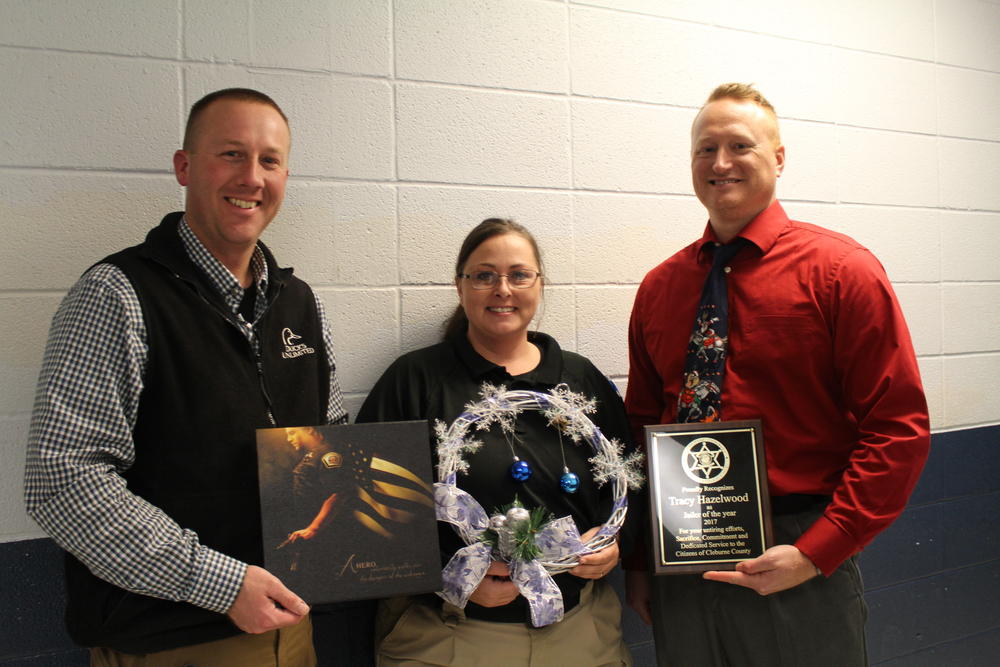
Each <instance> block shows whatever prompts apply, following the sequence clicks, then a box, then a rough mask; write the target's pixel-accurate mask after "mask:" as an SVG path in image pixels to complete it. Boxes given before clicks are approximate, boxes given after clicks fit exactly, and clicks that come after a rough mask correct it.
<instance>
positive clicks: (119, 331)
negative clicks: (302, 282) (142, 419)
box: [24, 221, 347, 613]
mask: <svg viewBox="0 0 1000 667" xmlns="http://www.w3.org/2000/svg"><path fill="white" fill-rule="evenodd" d="M179 230H180V236H181V239H182V241H183V243H184V247H185V249H186V250H187V253H188V255H189V256H190V257H191V259H192V261H193V262H194V263H195V264H196V265H197V266H198V267H199V268H200V269H201V270H202V271H204V272H205V273H206V274H207V275H208V277H209V279H210V281H211V282H212V284H213V286H214V287H215V288H216V289H218V291H219V292H220V294H222V295H223V296H224V297H225V300H226V303H227V304H228V305H229V307H230V308H232V310H233V312H234V313H237V312H238V308H239V305H240V301H241V300H242V299H243V292H244V290H243V288H242V287H240V284H239V281H238V280H236V278H235V277H234V276H233V274H232V273H231V272H230V271H229V270H228V269H227V268H226V267H225V266H223V264H222V263H221V262H219V261H218V260H217V259H216V258H215V257H214V256H213V255H212V254H211V253H210V252H209V251H208V250H207V249H206V248H205V247H204V246H203V245H202V244H201V242H200V241H198V239H197V237H196V236H195V235H194V233H193V232H192V231H191V229H190V227H188V225H187V222H186V221H182V222H181V224H180V227H179ZM250 267H251V271H252V274H253V276H254V284H255V289H256V290H257V299H256V302H255V311H254V320H255V321H256V320H257V319H259V318H260V316H261V315H262V314H263V312H264V310H265V308H266V306H267V303H266V299H265V298H264V293H265V291H266V288H267V280H268V276H267V264H266V262H265V261H264V254H263V252H262V251H261V250H260V248H257V249H256V250H255V252H254V254H253V257H252V259H251V263H250ZM316 307H317V308H318V311H319V317H320V323H321V326H322V327H323V343H324V346H325V347H326V354H327V359H328V360H329V362H330V368H331V373H330V399H329V403H328V405H327V421H328V422H330V423H342V422H346V421H347V414H346V413H345V411H344V405H343V398H342V396H341V392H340V386H339V384H338V382H337V379H336V374H335V373H334V372H332V369H335V368H336V366H335V360H334V356H333V344H332V336H331V333H330V326H329V323H328V322H327V319H326V313H325V311H324V309H323V304H322V302H321V301H320V299H319V297H318V296H317V297H316ZM241 319H242V318H241ZM243 333H244V335H245V336H246V337H247V338H248V339H249V340H250V341H251V342H252V343H253V344H254V346H255V347H256V346H257V345H258V342H257V340H256V337H255V335H254V331H253V328H252V325H251V324H246V326H245V328H244V329H243ZM147 354H148V348H147V343H146V329H145V325H144V323H143V319H142V309H141V306H140V304H139V299H138V297H137V296H136V293H135V290H134V289H133V288H132V285H131V283H130V282H129V280H128V278H126V277H125V275H124V274H123V273H122V271H121V270H120V269H118V267H116V266H113V265H111V264H98V265H97V266H95V267H93V268H91V269H90V270H89V271H87V272H86V273H85V274H84V275H83V277H81V278H80V280H79V281H78V282H77V283H76V285H74V286H73V287H72V289H70V291H69V293H68V294H67V295H66V298H65V299H64V300H63V302H62V304H61V305H60V307H59V310H58V311H57V312H56V315H55V317H54V318H53V321H52V329H51V331H50V334H49V341H48V345H47V346H46V349H45V357H44V360H43V362H42V371H41V375H40V377H39V380H38V390H37V393H36V395H35V405H34V412H33V415H32V420H31V428H30V431H29V434H28V456H27V463H26V466H25V490H24V497H25V505H26V507H27V509H28V513H29V514H30V515H31V517H32V518H34V519H35V521H37V522H38V525H39V526H41V527H42V529H43V530H45V531H46V532H47V533H48V534H49V535H51V536H52V538H53V539H54V540H55V541H56V542H57V543H58V544H59V545H60V546H61V547H63V548H64V549H66V550H67V551H69V552H70V553H72V554H73V555H74V556H76V557H77V558H79V559H80V560H81V561H82V562H83V563H84V564H86V565H87V567H89V568H90V570H91V571H92V572H94V574H96V575H97V576H99V577H101V578H103V579H106V580H108V581H110V582H111V583H113V584H115V585H116V586H119V587H121V588H124V589H126V590H129V591H132V592H135V593H141V594H143V595H150V596H154V597H159V598H165V599H168V600H182V601H186V602H190V603H191V604H194V605H198V606H199V607H204V608H206V609H210V610H212V611H217V612H220V613H222V612H225V611H226V610H228V609H229V607H230V606H231V605H232V603H233V601H234V600H235V599H236V595H237V593H238V592H239V589H240V586H241V585H242V582H243V575H244V573H245V572H246V568H247V565H246V563H243V562H241V561H238V560H236V559H234V558H231V557H229V556H226V555H225V554H222V553H220V552H218V551H215V550H213V549H209V548H208V547H206V546H204V545H202V544H201V543H200V542H199V540H198V535H196V534H195V533H194V532H192V531H190V530H185V529H183V528H181V527H180V526H179V525H178V524H177V523H175V522H174V521H173V520H172V519H171V518H170V517H169V516H167V515H166V514H164V513H163V511H162V510H160V509H159V508H157V507H155V506H153V505H151V504H150V503H148V502H146V501H145V500H143V499H142V498H140V497H138V496H136V495H134V494H132V493H131V492H130V491H129V490H128V489H127V488H126V485H125V480H124V479H123V478H122V476H121V473H122V472H124V471H125V470H128V468H129V467H131V465H132V463H133V462H134V461H135V443H134V442H133V441H132V429H133V427H134V426H135V421H136V414H137V411H138V408H139V395H140V393H141V391H142V388H143V373H144V371H145V366H146V360H147Z"/></svg>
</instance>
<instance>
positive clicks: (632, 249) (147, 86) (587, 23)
mask: <svg viewBox="0 0 1000 667" xmlns="http://www.w3.org/2000/svg"><path fill="white" fill-rule="evenodd" d="M0 15H2V16H3V17H4V18H3V20H2V21H0V90H2V91H3V95H2V99H3V102H2V103H0V229H2V231H3V235H4V237H5V243H4V244H2V246H0V257H2V261H0V277H2V281H0V334H2V339H3V340H5V341H7V345H4V346H3V348H2V351H0V369H2V378H3V381H2V383H0V455H2V457H3V461H4V465H3V466H2V467H0V542H9V543H15V542H19V541H27V540H33V539H34V538H39V537H41V533H40V531H39V530H38V529H37V527H35V526H34V525H33V524H32V523H31V522H30V521H29V520H28V519H27V518H26V517H25V515H24V512H23V506H22V501H21V476H22V469H23V450H24V441H25V436H26V431H27V422H28V418H29V413H30V409H31V404H32V397H33V391H34V382H35V378H36V376H37V373H38V368H39V363H40V359H41V353H42V348H43V345H44V342H45V338H46V332H47V328H48V323H49V320H50V318H51V316H52V313H53V312H54V310H55V308H56V306H57V304H58V302H59V300H60V298H61V297H62V295H63V294H64V292H65V290H66V289H67V288H68V287H69V285H71V284H72V282H73V281H74V280H75V279H76V277H77V276H78V275H79V274H80V273H81V272H82V271H84V270H85V269H86V268H87V267H88V266H89V265H90V264H91V263H92V262H94V261H96V260H97V259H99V258H101V257H102V256H104V255H105V254H107V253H108V252H110V251H112V250H114V249H117V248H120V247H123V246H125V245H128V244H132V243H135V242H138V241H139V240H140V239H141V238H142V236H143V234H144V233H145V230H146V229H148V228H149V227H150V226H151V225H153V224H154V223H155V222H157V221H158V220H159V217H160V216H161V215H162V214H163V213H164V212H167V211H171V210H176V209H179V208H181V206H182V202H183V195H182V192H181V190H180V188H179V187H178V186H177V185H176V183H175V181H174V179H173V175H172V173H171V171H170V164H171V162H170V156H171V153H172V152H173V150H175V149H176V148H177V147H178V146H179V143H180V138H181V134H182V130H183V121H184V117H185V113H186V110H187V108H188V107H189V106H190V105H191V104H192V103H193V102H194V101H195V100H196V99H198V98H199V97H200V96H201V95H203V94H204V93H206V92H209V91H211V90H214V89H217V88H221V87H226V86H251V87H255V88H259V89H261V90H264V91H266V92H268V93H269V94H271V95H272V96H273V97H274V98H275V99H276V100H278V102H279V103H280V104H282V105H283V107H284V108H285V110H286V112H287V113H288V115H289V117H290V119H291V124H292V134H293V154H292V163H291V168H292V174H293V176H292V180H291V182H290V186H289V189H288V195H287V199H286V203H285V206H284V208H283V210H282V212H281V213H280V214H279V216H278V218H277V219H276V220H275V222H274V223H273V225H272V227H271V228H270V229H269V230H268V231H267V232H266V234H265V237H264V238H265V241H266V242H268V243H269V244H270V245H271V246H272V247H273V248H274V250H275V252H276V254H277V256H278V257H279V259H280V260H281V261H282V262H283V263H285V264H290V265H293V266H295V267H296V269H297V271H298V273H299V274H300V275H301V276H303V277H305V278H306V279H307V280H309V281H310V282H311V283H312V284H313V285H314V287H316V288H317V289H318V290H319V291H320V292H321V293H322V295H323V297H324V299H325V301H326V303H327V305H328V308H329V311H330V314H331V316H332V319H333V323H334V330H335V337H336V340H337V354H338V357H339V368H340V373H341V381H342V384H343V387H344V390H345V391H346V392H347V393H348V397H349V405H350V407H351V408H352V410H353V409H356V407H357V406H358V405H359V404H360V401H361V400H363V398H364V395H365V393H366V391H367V390H368V389H369V388H370V386H371V385H372V383H373V382H374V380H375V379H376V378H377V377H378V375H379V374H380V373H381V371H382V370H383V368H384V367H385V366H386V365H387V364H388V363H389V362H390V361H391V360H392V359H393V358H395V357H396V356H397V355H398V354H399V353H401V352H403V351H406V350H410V349H413V348H415V347H418V346H421V345H425V344H428V343H430V342H432V341H434V340H435V339H436V338H437V337H438V335H439V324H440V322H441V321H442V320H443V319H444V317H445V316H446V315H447V313H449V312H450V310H451V308H452V306H453V304H454V303H455V300H456V299H455V295H454V291H453V288H452V287H451V285H450V280H451V278H450V273H451V265H452V262H453V261H454V255H455V252H456V251H457V247H458V244H459V243H460V240H461V238H462V237H463V235H464V234H465V232H466V231H467V230H468V229H469V228H471V227H472V226H473V225H474V224H475V223H476V222H478V221H479V220H481V219H482V218H484V217H487V216H494V215H500V216H513V217H516V218H517V219H519V220H520V221H521V222H523V223H524V224H526V225H527V226H528V227H529V228H531V229H532V230H533V231H534V232H535V233H536V234H537V236H538V238H539V240H540V242H541V245H542V248H543V251H544V253H545V260H546V273H547V278H548V287H547V289H546V305H545V309H544V312H543V314H542V315H541V318H540V320H541V321H540V324H539V327H540V328H541V329H542V330H545V331H547V332H550V333H552V334H554V335H555V336H556V337H557V338H558V339H559V340H560V342H561V343H562V344H563V345H564V346H565V347H568V348H570V349H576V350H578V351H579V352H581V353H583V354H585V355H587V356H589V357H590V358H591V359H593V360H594V361H595V362H596V363H597V365H598V366H599V367H601V368H602V369H603V370H604V371H605V372H607V373H608V374H609V375H610V376H612V378H614V379H615V380H617V381H619V382H620V383H622V384H623V383H624V379H625V377H626V374H627V370H628V369H627V359H626V341H625V330H626V321H627V316H628V312H629V309H630V306H631V300H632V297H633V294H634V290H635V287H636V285H637V283H638V281H639V280H640V279H641V278H642V276H643V274H644V273H645V271H646V270H648V269H649V268H650V267H652V266H653V265H654V264H656V263H657V262H658V261H660V260H661V259H663V258H665V257H666V256H668V255H669V254H671V253H672V252H674V251H675V250H677V249H678V248H680V247H681V246H682V245H684V244H685V243H687V242H688V241H690V240H691V239H693V238H695V237H696V236H697V235H698V234H699V233H700V231H701V229H702V226H703V225H704V222H705V215H704V211H703V209H702V208H701V207H700V205H699V204H698V202H697V200H696V199H695V198H694V197H693V195H692V189H691V185H690V177H689V169H688V156H687V151H688V143H689V128H690V123H691V120H692V119H693V117H694V113H695V110H696V109H697V107H698V106H699V105H700V104H701V102H702V101H703V99H704V98H705V96H706V95H707V94H708V92H709V91H710V90H711V88H713V87H714V86H715V85H716V84H717V83H720V82H722V81H730V80H742V81H752V82H756V83H757V84H758V85H759V86H760V88H761V89H762V90H763V91H764V92H765V94H766V95H767V96H768V97H769V98H770V99H771V101H772V102H773V103H774V104H775V106H776V107H777V110H778V113H779V115H780V117H781V119H782V129H783V135H784V140H785V143H786V145H787V151H788V154H787V155H788V165H787V170H786V172H785V174H784V175H783V176H782V178H781V181H780V182H779V195H780V197H781V198H782V200H783V201H784V202H785V203H786V208H787V209H788V210H789V212H790V213H791V214H792V215H793V216H794V217H799V218H801V219H805V220H809V221H813V222H817V223H819V224H823V225H827V226H829V227H833V228H835V229H838V230H841V231H844V232H847V233H849V234H851V235H853V236H854V237H855V238H857V239H858V240H860V241H861V242H863V243H865V244H866V245H868V246H869V247H870V248H872V249H873V250H874V251H875V252H876V254H877V255H878V256H879V257H880V258H881V259H882V261H883V263H884V265H885V267H886V269H887V270H888V272H889V275H890V277H891V278H892V279H893V281H894V283H895V286H896V289H897V290H898V293H899V296H900V298H901V301H902V303H903V307H904V309H905V311H906V314H907V316H908V319H909V322H910V326H911V329H912V332H913V336H914V339H915V342H916V347H917V352H918V354H919V356H920V363H921V370H922V372H923V376H924V382H925V386H926V389H927V393H928V398H929V401H930V404H931V411H932V419H933V425H934V428H935V431H936V432H938V433H940V432H942V431H951V432H956V433H959V434H960V435H961V434H962V433H967V434H973V433H974V434H976V435H975V438H973V439H974V440H975V441H976V442H980V441H981V440H982V439H983V438H987V439H989V440H990V441H991V442H993V443H994V444H997V445H998V446H1000V442H998V441H1000V437H998V435H997V434H998V430H997V428H996V427H995V425H997V424H998V423H1000V403H998V402H997V400H996V399H995V396H996V395H997V393H998V390H1000V380H998V378H1000V261H997V257H998V255H1000V188H998V187H997V183H998V182H1000V30H998V28H1000V3H998V2H997V1H996V0H841V1H840V2H837V3H828V2H815V1H811V2H809V1H807V2H803V1H801V0H760V1H757V2H747V0H717V1H716V2H711V3H705V2H699V1H694V0H692V1H684V0H588V1H579V2H574V1H564V0H394V1H390V0H295V1H294V2H286V3H276V2H264V1H262V0H212V1H207V0H136V1H135V2H128V3H121V2H111V1H108V0H92V1H90V2H73V1H72V0H43V1H29V0H2V1H0ZM973 427H981V428H978V429H976V430H975V431H973V430H970V429H972V428H973ZM983 451H985V452H986V454H985V455H986V456H992V457H997V454H996V453H995V452H997V451H998V449H997V447H989V448H986V449H984V450H983ZM992 460H996V458H994V459H992ZM980 464H982V461H975V462H972V463H970V465H980ZM996 488H997V487H996V485H995V484H994V485H993V486H992V487H989V488H988V489H987V490H986V491H985V492H984V493H985V495H984V496H982V499H981V501H980V503H979V506H981V505H982V503H983V502H987V503H994V504H995V503H997V502H998V501H997V491H996ZM951 497H952V496H948V497H940V498H935V499H934V500H929V501H928V502H930V503H931V504H934V503H941V502H947V500H948V498H951ZM990 506H992V505H990ZM11 546H13V545H11ZM901 557H902V556H901ZM991 558H992V559H993V560H992V561H991V560H990V559H991ZM995 560H996V554H995V552H994V554H993V556H992V557H985V556H984V557H982V558H979V561H977V562H995ZM941 567H945V566H943V565H942V566H941ZM991 572H992V574H991V575H990V576H991V577H992V579H990V581H992V582H993V585H994V587H996V586H997V583H996V582H997V581H998V579H1000V574H998V573H997V568H996V567H995V566H993V569H992V570H991ZM996 617H997V615H994V618H996ZM992 627H993V628H994V629H995V628H996V622H995V621H994V623H993V626H992ZM994 636H995V635H994ZM904 644H905V643H904ZM13 645H15V646H16V642H14V643H13ZM11 655H13V653H11ZM0 656H2V654H0ZM2 661H3V659H2V657H0V662H2Z"/></svg>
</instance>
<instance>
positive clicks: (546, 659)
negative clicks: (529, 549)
mask: <svg viewBox="0 0 1000 667" xmlns="http://www.w3.org/2000/svg"><path fill="white" fill-rule="evenodd" d="M446 607H449V608H446V609H444V610H442V609H439V608H436V607H431V606H428V605H425V604H421V603H419V602H415V603H412V604H410V605H409V606H408V607H407V608H406V610H405V611H404V612H403V614H402V616H401V617H399V620H398V621H397V622H396V624H395V626H394V627H393V628H392V630H391V631H390V632H389V634H388V635H387V636H386V637H385V639H383V640H382V642H381V643H380V644H379V647H378V665H379V667H397V666H400V667H402V666H404V665H406V666H415V665H439V666H442V667H443V666H445V665H455V666H458V667H465V666H466V665H479V666H482V667H490V666H494V665H495V666H496V667H517V666H520V665H524V666H526V667H529V666H530V667H551V666H552V665H574V666H575V667H597V666H601V667H603V666H609V667H610V666H614V667H620V666H621V665H625V666H630V665H631V664H632V656H631V655H630V654H629V652H628V648H627V647H626V646H625V642H624V641H623V640H622V633H621V603H620V602H619V601H618V596H617V594H615V592H614V590H613V589H612V588H611V586H610V584H608V583H607V582H605V581H596V582H590V583H588V584H587V586H586V587H585V588H584V589H583V591H582V593H581V595H580V604H578V605H577V606H576V607H574V608H573V609H572V610H570V611H569V613H567V614H566V616H565V617H564V618H563V620H561V621H560V622H558V623H554V624H552V625H549V626H546V627H544V628H530V627H528V626H526V625H525V624H523V623H493V622H489V621H478V620H475V619H470V618H464V616H463V615H462V614H461V612H460V611H458V610H455V609H454V608H453V607H450V605H446ZM381 611H382V610H380V612H381Z"/></svg>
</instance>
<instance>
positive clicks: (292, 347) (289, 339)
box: [281, 327, 316, 359]
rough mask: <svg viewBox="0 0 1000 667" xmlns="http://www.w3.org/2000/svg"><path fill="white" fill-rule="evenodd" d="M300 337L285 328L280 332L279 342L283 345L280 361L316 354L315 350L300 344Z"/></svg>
mask: <svg viewBox="0 0 1000 667" xmlns="http://www.w3.org/2000/svg"><path fill="white" fill-rule="evenodd" d="M300 340H302V336H299V335H298V334H296V333H293V332H292V330H291V329H289V328H288V327H285V328H284V329H282V330H281V342H282V343H284V344H285V349H284V351H282V353H281V358H282V359H294V358H296V357H301V356H302V355H304V354H316V349H315V348H312V347H309V346H308V345H306V344H305V343H300V342H299V341H300Z"/></svg>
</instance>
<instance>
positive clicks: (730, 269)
mask: <svg viewBox="0 0 1000 667" xmlns="http://www.w3.org/2000/svg"><path fill="white" fill-rule="evenodd" d="M722 270H723V271H725V272H726V273H729V272H730V271H732V270H733V267H731V266H727V267H726V268H724V269H722Z"/></svg>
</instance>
